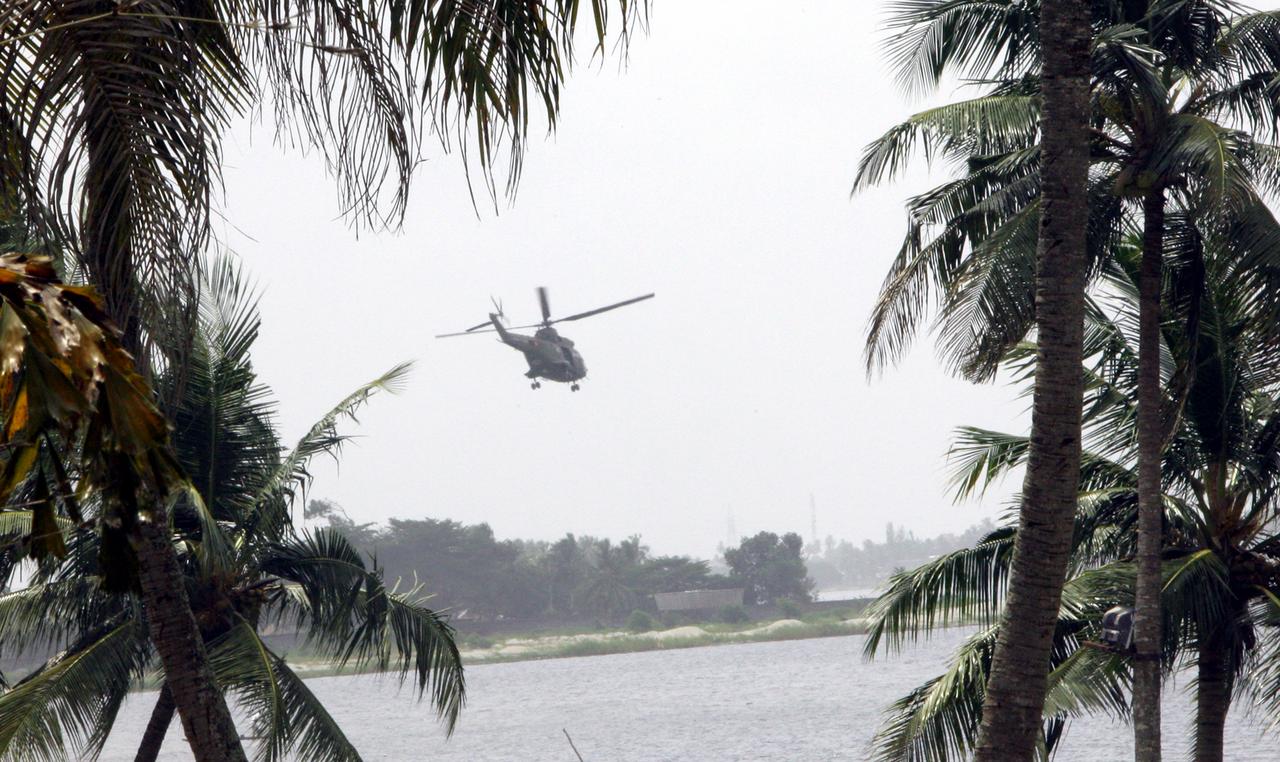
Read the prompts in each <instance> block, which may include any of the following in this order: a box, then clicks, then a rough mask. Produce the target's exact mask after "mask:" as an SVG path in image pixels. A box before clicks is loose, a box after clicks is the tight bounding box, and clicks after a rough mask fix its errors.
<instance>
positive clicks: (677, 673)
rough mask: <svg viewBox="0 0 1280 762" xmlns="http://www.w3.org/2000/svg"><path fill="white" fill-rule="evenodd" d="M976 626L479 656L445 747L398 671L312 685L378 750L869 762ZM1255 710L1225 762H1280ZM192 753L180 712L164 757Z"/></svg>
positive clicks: (390, 756)
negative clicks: (914, 695) (892, 634)
mask: <svg viewBox="0 0 1280 762" xmlns="http://www.w3.org/2000/svg"><path fill="white" fill-rule="evenodd" d="M965 634H966V633H965V632H964V631H959V630H952V631H948V632H945V633H942V634H941V635H940V636H938V637H936V638H935V639H934V640H933V641H931V642H929V643H925V644H922V645H921V646H919V647H916V648H912V649H909V650H907V651H906V652H905V653H903V654H902V655H901V656H898V657H895V658H893V659H886V660H877V661H875V662H870V663H868V662H866V661H864V660H863V658H862V645H863V642H864V640H865V638H864V637H863V636H860V635H858V636H849V637H839V638H821V639H814V640H792V641H783V642H774V643H750V644H743V645H731V646H713V647H705V648H690V649H683V650H672V651H650V652H645V653H634V654H619V655H613V656H590V657H580V658H568V659H549V660H545V661H527V662H514V663H509V664H490V665H478V666H475V667H471V668H469V669H468V670H467V684H468V694H469V697H470V699H469V702H468V705H467V708H466V710H465V711H464V712H463V715H462V720H461V722H460V724H459V726H458V730H457V732H456V733H455V734H454V736H453V738H452V739H449V740H448V741H446V740H445V737H444V733H443V732H442V731H441V730H440V728H439V726H438V725H436V724H435V722H434V721H433V720H431V719H430V718H429V715H428V713H427V712H426V711H425V707H424V706H422V705H417V704H415V703H414V699H413V697H412V696H411V694H410V691H409V690H408V689H407V688H406V689H400V688H399V687H398V684H397V681H396V680H395V678H394V677H393V676H359V677H329V678H318V679H315V680H310V681H308V684H309V685H310V686H311V689H312V690H313V691H314V692H315V693H316V695H317V696H318V697H319V698H320V700H321V701H322V702H323V703H324V705H325V706H326V707H328V708H329V710H330V712H331V713H332V714H333V716H334V718H335V719H336V720H337V721H338V723H339V724H340V725H341V726H342V728H343V729H344V730H345V731H346V732H347V734H348V737H349V738H350V739H351V741H352V742H353V743H354V744H355V746H356V748H357V749H359V750H360V753H361V754H362V755H363V756H364V758H365V759H366V760H424V759H432V760H437V759H443V760H468V761H470V762H487V761H488V760H498V761H502V762H505V761H506V760H512V761H522V762H523V761H526V760H527V761H528V762H537V761H541V760H546V761H547V762H572V760H574V759H575V757H574V756H573V751H572V750H571V749H570V748H569V743H568V741H566V740H565V736H564V734H563V732H562V731H561V729H562V728H565V729H568V731H569V733H570V734H571V735H572V736H573V740H574V743H575V744H576V745H577V747H578V750H579V751H580V752H581V753H582V756H583V759H585V760H586V762H619V761H620V762H629V761H634V762H640V761H648V760H864V759H869V758H870V756H871V754H870V742H871V738H872V736H873V735H874V733H875V730H876V728H877V727H878V726H879V724H880V719H881V711H882V710H883V708H884V707H885V706H886V705H888V704H889V703H890V702H891V701H893V700H894V699H896V698H898V697H899V696H901V695H902V694H904V693H905V692H906V691H907V690H908V689H910V688H911V687H913V686H915V685H917V684H918V683H920V682H922V681H924V680H925V679H927V678H929V677H931V676H933V675H935V674H937V672H938V670H939V669H941V667H942V665H943V663H944V661H945V659H946V658H947V656H948V655H949V654H950V653H951V651H952V649H954V648H955V647H956V646H957V645H958V644H959V643H960V641H961V640H962V639H963V637H964V635H965ZM154 697H155V694H154V693H145V694H137V695H135V696H133V697H131V698H130V700H129V701H128V702H127V703H126V705H125V707H124V708H123V709H122V710H121V713H120V719H119V721H118V722H117V724H116V730H115V733H113V735H112V740H111V742H110V743H108V744H107V749H106V753H105V754H104V755H103V757H102V759H103V760H104V761H105V762H128V761H129V760H132V759H133V754H134V751H135V749H134V748H133V744H134V743H135V742H136V740H137V739H139V738H141V736H142V731H143V728H144V727H145V726H146V722H147V717H148V714H149V712H150V711H151V706H152V703H153V702H154ZM1243 715H1244V713H1243V712H1238V711H1233V714H1232V717H1231V720H1230V721H1229V722H1228V727H1227V753H1226V758H1227V759H1230V760H1233V762H1263V761H1264V760H1275V759H1276V751H1275V749H1276V747H1275V740H1276V739H1275V737H1274V735H1268V736H1263V735H1262V731H1261V728H1260V726H1258V725H1257V724H1254V723H1252V722H1251V721H1250V720H1249V719H1248V718H1246V717H1244V716H1243ZM1190 721H1191V704H1190V702H1189V700H1188V698H1187V696H1186V694H1185V693H1184V692H1183V691H1181V690H1180V689H1179V688H1177V687H1176V686H1175V687H1174V688H1172V689H1171V690H1169V691H1168V695H1167V698H1166V701H1165V730H1164V743H1165V752H1166V755H1167V758H1169V759H1187V758H1189V756H1188V746H1187V742H1188V741H1187V740H1188V738H1189V736H1190V733H1189V729H1190ZM241 727H242V729H243V728H247V725H245V724H244V723H242V725H241ZM242 732H245V733H246V734H247V730H242ZM1131 739H1132V735H1131V731H1130V729H1129V727H1128V726H1125V725H1120V724H1115V723H1112V722H1110V721H1109V720H1108V719H1106V718H1105V717H1097V718H1089V719H1086V720H1083V721H1077V722H1075V723H1073V724H1072V726H1071V727H1070V729H1069V730H1068V734H1067V740H1066V742H1065V744H1064V746H1063V747H1062V748H1061V750H1060V751H1059V753H1058V754H1057V756H1056V757H1055V760H1056V762H1105V761H1106V760H1113V759H1121V758H1124V757H1126V756H1128V755H1129V754H1130V753H1131V750H1132V740H1131ZM190 758H191V757H190V754H189V753H188V752H187V751H186V749H185V743H184V741H183V740H182V737H181V731H180V729H179V728H178V726H177V723H176V721H175V724H174V726H172V727H171V728H170V732H169V737H168V738H167V740H166V744H165V749H164V752H163V753H162V754H161V756H160V759H161V760H166V761H167V762H175V761H176V760H188V759H190Z"/></svg>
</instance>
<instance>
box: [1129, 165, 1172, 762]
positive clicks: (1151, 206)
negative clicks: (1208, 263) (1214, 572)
mask: <svg viewBox="0 0 1280 762" xmlns="http://www.w3.org/2000/svg"><path fill="white" fill-rule="evenodd" d="M1164 204H1165V196H1164V190H1163V189H1162V188H1156V189H1154V190H1151V191H1148V192H1147V195H1146V196H1145V197H1144V198H1143V203H1142V212H1143V223H1142V225H1143V231H1142V263H1141V265H1140V266H1139V269H1138V557H1137V564H1138V575H1137V578H1138V579H1137V594H1136V596H1135V597H1136V601H1135V604H1134V615H1135V616H1134V628H1135V631H1134V636H1135V640H1136V644H1137V654H1136V656H1135V657H1134V664H1133V740H1134V759H1135V760H1136V762H1160V650H1161V649H1160V642H1161V632H1160V631H1161V626H1162V619H1161V613H1160V587H1161V584H1160V549H1161V544H1162V535H1163V532H1164V520H1163V513H1164V511H1163V508H1162V506H1161V498H1160V494H1161V479H1160V468H1161V464H1162V463H1163V459H1164V458H1163V450H1164V441H1163V440H1164V425H1163V421H1162V420H1161V416H1160V402H1161V396H1162V395H1161V384H1160V293H1161V282H1162V281H1161V279H1162V272H1161V269H1162V265H1163V257H1164Z"/></svg>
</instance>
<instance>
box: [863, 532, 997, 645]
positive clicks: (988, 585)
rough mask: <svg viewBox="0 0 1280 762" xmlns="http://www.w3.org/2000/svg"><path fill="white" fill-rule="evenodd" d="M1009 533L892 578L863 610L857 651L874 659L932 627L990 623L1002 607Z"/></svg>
mask: <svg viewBox="0 0 1280 762" xmlns="http://www.w3.org/2000/svg"><path fill="white" fill-rule="evenodd" d="M1014 535H1015V530H1014V529H1013V528H1012V527H1004V528H1001V529H997V530H996V531H994V532H991V533H990V534H988V535H987V536H986V537H984V538H982V540H981V541H980V542H978V543H977V544H976V545H975V546H974V547H972V548H964V549H961V550H957V551H954V552H952V553H948V554H946V555H943V556H940V557H939V558H937V559H934V560H933V561H930V562H928V563H926V564H924V565H922V566H920V567H917V568H915V569H912V570H909V571H904V572H900V573H898V574H895V575H894V576H893V577H892V578H891V579H890V580H889V586H888V589H887V590H886V591H885V592H884V593H883V594H882V595H881V596H880V597H879V598H877V599H876V600H875V602H873V603H872V604H871V606H870V607H869V608H868V610H867V613H866V618H867V621H868V624H869V627H868V631H867V641H866V644H865V645H864V647H863V653H864V654H865V655H866V656H867V657H871V656H874V655H875V654H876V653H877V651H878V650H879V649H880V647H881V645H882V644H884V645H885V646H887V647H888V648H889V649H890V650H896V649H899V648H901V647H902V645H903V644H904V643H906V642H908V641H914V640H916V639H917V638H919V637H920V635H921V634H927V633H929V632H931V631H932V630H934V629H935V628H938V627H946V626H948V625H952V624H964V623H969V622H977V623H980V624H984V625H990V624H991V623H993V622H994V621H995V620H996V618H997V617H998V616H999V615H1000V611H1001V608H1002V607H1003V604H1004V589H1005V585H1006V583H1007V582H1008V573H1009V562H1010V559H1011V557H1012V553H1013V541H1014Z"/></svg>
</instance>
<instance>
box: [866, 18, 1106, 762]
mask: <svg viewBox="0 0 1280 762" xmlns="http://www.w3.org/2000/svg"><path fill="white" fill-rule="evenodd" d="M966 5H967V6H968V7H970V8H972V9H974V10H975V11H977V12H978V13H977V15H979V16H980V15H981V14H982V13H983V12H984V11H985V13H986V14H987V15H989V16H995V17H1001V16H1002V15H1008V14H1014V15H1019V14H1022V15H1026V16H1027V20H1028V22H1029V23H1023V24H994V25H993V24H991V23H990V19H982V18H979V17H977V16H974V17H969V18H966V16H965V13H964V11H965V8H964V7H961V6H966ZM978 5H979V4H978V3H969V2H965V0H961V2H959V3H956V2H935V1H932V0H924V1H921V0H904V1H903V2H900V3H898V4H897V11H898V12H899V15H898V17H897V22H896V25H897V26H898V27H899V29H900V32H899V34H898V35H897V36H896V38H895V45H896V53H895V56H894V57H895V59H896V61H895V63H896V65H897V68H898V70H899V72H900V73H901V74H902V75H903V77H904V79H905V81H906V82H907V83H908V84H916V85H925V86H930V87H936V86H937V85H938V84H939V82H940V80H941V79H942V77H943V76H944V74H948V73H950V72H952V71H957V70H964V69H969V70H970V71H973V72H976V73H977V76H978V77H988V76H990V75H991V74H992V73H993V71H995V72H1000V71H1012V70H1016V69H1019V68H1021V69H1024V70H1025V69H1026V65H1025V62H1024V60H1023V57H1024V55H1025V53H1026V51H1027V47H1028V46H1027V45H1025V44H1023V41H1022V40H1019V39H1017V35H1030V36H1032V37H1035V36H1037V35H1038V36H1039V37H1040V38H1041V39H1043V41H1044V44H1043V56H1042V58H1043V74H1044V86H1043V88H1042V89H1041V95H1042V99H1043V109H1042V111H1043V114H1042V116H1043V119H1042V121H1041V123H1040V127H1041V132H1042V135H1043V139H1042V141H1041V156H1042V158H1043V161H1044V167H1045V169H1044V172H1043V180H1044V183H1043V184H1044V188H1045V192H1044V193H1043V204H1042V209H1041V214H1040V216H1039V228H1038V234H1037V235H1036V240H1037V256H1036V259H1035V262H1036V267H1035V278H1034V283H1035V286H1034V292H1035V298H1036V305H1037V310H1036V315H1035V320H1036V326H1037V329H1038V332H1039V336H1040V340H1041V350H1042V354H1041V355H1040V357H1039V360H1038V363H1037V370H1036V385H1035V400H1034V402H1033V405H1032V442H1033V443H1034V445H1033V447H1032V455H1031V458H1030V462H1029V465H1028V469H1027V479H1026V486H1025V500H1024V501H1023V505H1022V526H1023V528H1024V531H1023V532H1022V533H1021V534H1020V535H1019V537H1018V548H1017V550H1016V551H1015V554H1014V555H1015V561H1014V564H1013V566H1014V571H1013V580H1014V581H1013V584H1012V587H1011V590H1012V593H1011V595H1012V600H1011V601H1010V603H1009V606H1008V618H1007V619H1006V620H1005V622H1004V626H1003V627H1002V628H1001V629H1000V635H999V646H998V649H997V653H996V656H995V664H994V668H993V670H992V679H991V681H990V685H989V687H988V690H987V692H986V701H987V704H986V706H985V707H984V709H983V725H982V732H981V739H980V741H979V744H978V754H977V759H980V760H994V759H1010V760H1024V759H1026V758H1027V757H1028V756H1029V755H1030V753H1031V751H1032V748H1033V746H1034V743H1035V738H1036V729H1037V728H1038V727H1039V720H1040V714H1041V708H1042V703H1043V699H1044V686H1045V664H1046V662H1047V661H1048V656H1049V653H1050V648H1051V642H1050V639H1049V637H1048V635H1049V632H1050V630H1051V625H1052V623H1053V621H1054V617H1055V616H1056V613H1057V609H1058V603H1059V598H1060V596H1061V591H1062V584H1063V579H1064V577H1065V570H1066V562H1067V555H1068V552H1069V536H1070V515H1071V512H1072V510H1073V502H1074V499H1073V498H1074V496H1073V494H1072V489H1071V485H1073V484H1074V483H1075V481H1076V475H1077V473H1078V471H1079V466H1080V406H1081V388H1080V374H1079V365H1080V359H1081V335H1080V326H1081V316H1082V309H1083V291H1084V273H1085V262H1086V259H1085V249H1086V245H1087V241H1086V237H1085V225H1086V223H1087V221H1088V217H1089V199H1088V193H1087V189H1088V141H1087V136H1086V133H1085V128H1086V126H1087V123H1088V117H1089V65H1088V50H1089V38H1090V23H1089V22H1090V18H1089V10H1088V8H1087V6H1085V5H1084V4H1083V3H1079V2H1071V1H1070V0H1042V2H1041V3H1040V8H1039V9H1038V10H1039V14H1038V17H1037V16H1036V15H1035V14H1034V13H1033V12H1030V11H1029V10H1028V9H1027V7H1026V5H1024V4H1022V3H1012V2H1010V3H999V2H997V3H985V4H983V5H984V6H985V7H984V8H978ZM1002 6H1003V7H1002ZM975 21H976V22H977V23H974V22H975ZM1037 21H1038V25H1037V23H1036V22H1037ZM956 22H959V23H956ZM991 32H994V33H995V35H997V36H999V37H1000V39H992V37H991V35H990V33H991ZM984 35H985V38H984ZM1010 35H1012V36H1010ZM900 158H901V156H900V155H899V156H898V158H893V157H890V158H889V159H888V164H889V165H890V166H892V165H893V164H894V163H895V162H896V161H898V160H900ZM865 166H866V163H865V162H864V164H863V165H862V168H861V169H860V175H862V174H863V173H864V172H865Z"/></svg>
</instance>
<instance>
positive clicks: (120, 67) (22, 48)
mask: <svg viewBox="0 0 1280 762" xmlns="http://www.w3.org/2000/svg"><path fill="white" fill-rule="evenodd" d="M590 8H591V15H592V17H593V20H594V21H595V30H596V35H597V41H598V44H599V46H600V47H601V48H603V44H604V36H605V34H606V31H607V29H608V21H609V19H610V13H609V10H610V9H611V8H613V5H612V4H610V3H605V2H602V1H600V2H596V1H594V0H593V2H592V3H591V4H590ZM645 8H646V4H645V2H644V0H618V4H617V11H618V14H619V15H620V17H621V22H622V27H623V39H624V41H625V40H626V38H627V36H628V32H629V30H630V29H632V28H633V27H634V25H635V24H636V22H637V21H638V20H640V19H641V18H642V14H643V13H644V11H645ZM579 9H580V3H579V2H578V0H548V1H547V2H534V3H530V2H525V1H524V0H479V1H478V2H457V1H456V0H445V1H443V2H422V1H421V0H411V1H410V0H393V1H392V2H389V3H383V2H372V1H369V2H360V0H325V2H321V3H318V4H300V3H293V2H288V1H287V0H286V1H285V2H277V1H276V0H252V1H251V2H219V1H218V0H212V1H211V2H196V3H189V2H176V1H175V0H134V1H132V2H129V3H127V4H120V3H116V2H112V1H111V0H36V1H35V2H22V3H8V4H6V5H5V6H4V7H3V9H0V70H3V71H4V72H5V87H4V88H0V182H2V183H3V186H4V187H3V188H0V190H3V191H4V193H5V194H6V195H7V194H8V193H9V192H10V191H13V192H16V193H18V194H20V196H21V197H22V201H23V202H24V206H25V208H28V209H33V210H47V211H42V212H41V213H39V214H33V219H32V220H31V221H32V223H33V224H34V225H35V227H36V229H37V231H38V232H39V233H40V235H41V237H44V238H49V239H51V240H56V241H57V242H59V243H60V244H61V245H63V246H65V247H66V249H67V251H68V252H69V253H70V254H72V255H74V261H76V262H77V263H78V264H79V265H80V266H82V267H83V268H84V270H85V271H86V272H87V273H88V275H89V276H90V278H91V279H92V280H93V281H94V282H95V283H96V284H97V285H98V286H99V288H100V289H101V291H102V292H103V293H104V295H105V298H106V306H107V311H108V313H109V314H110V315H111V316H112V317H113V319H114V320H115V322H116V323H117V324H119V325H120V326H121V328H122V329H123V331H124V341H125V347H126V349H128V350H130V351H131V352H132V353H133V354H134V355H135V357H136V358H137V360H138V363H139V370H140V371H142V372H143V373H144V374H150V372H151V370H152V366H153V364H152V361H151V358H150V357H149V355H151V354H152V353H153V352H157V353H158V354H160V355H163V362H164V363H168V364H170V365H172V366H174V367H177V368H181V367H182V365H183V362H184V356H185V353H186V350H187V349H188V347H187V346H186V337H187V336H188V335H189V334H190V330H189V327H190V323H191V321H192V317H191V309H192V305H193V304H194V303H195V300H194V299H193V298H192V293H193V291H194V284H195V282H196V281H195V279H194V278H193V277H192V275H193V272H194V269H195V268H194V266H193V262H194V260H193V257H195V256H196V255H198V253H199V252H200V251H201V250H202V248H203V246H204V245H205V243H206V242H207V238H208V233H209V224H208V221H209V214H210V205H211V202H210V199H211V195H212V193H211V192H212V190H213V189H214V188H215V187H216V185H217V178H218V158H219V145H220V140H221V137H222V135H223V133H224V132H225V131H226V129H227V126H228V124H229V123H230V120H231V119H232V117H234V116H237V115H240V114H244V113H246V112H248V111H249V110H251V109H254V108H256V107H258V106H261V105H265V106H266V107H268V108H271V109H273V110H274V112H275V115H276V123H277V125H278V129H279V131H280V133H281V135H282V136H283V137H286V138H288V139H290V140H294V141H298V142H301V143H303V144H305V145H310V146H313V147H316V148H318V149H319V153H321V155H323V156H324V157H325V159H326V162H327V164H328V167H329V169H330V170H331V172H332V173H333V174H334V175H335V176H336V178H337V179H338V181H339V186H340V188H341V189H342V197H343V203H344V208H345V211H346V212H348V213H349V214H350V215H351V216H352V219H354V220H360V221H365V222H369V223H375V224H381V223H387V222H389V223H391V224H394V223H395V222H397V221H398V219H399V217H400V215H402V214H403V211H404V207H405V200H406V192H407V188H408V183H409V179H410V175H411V173H412V168H413V166H414V165H415V163H416V161H417V158H418V155H417V154H418V147H419V136H420V135H422V134H423V133H426V134H430V135H434V136H436V137H438V138H440V140H441V141H442V144H444V145H446V146H448V145H449V144H450V143H451V142H453V141H454V140H456V141H457V143H458V144H459V145H461V147H462V148H463V153H464V155H466V156H471V157H474V158H475V160H477V161H478V162H479V164H480V166H481V167H482V168H483V169H484V176H485V178H486V186H487V187H489V188H490V190H491V191H492V190H493V188H494V185H493V183H492V182H491V181H490V179H489V178H491V176H492V175H491V174H490V171H491V170H492V169H493V168H495V167H500V166H501V165H502V164H503V163H504V161H505V163H506V165H507V167H508V169H509V173H508V178H507V188H508V190H511V189H513V188H514V185H515V181H516V179H517V178H518V176H519V171H520V167H521V162H520V157H521V147H522V145H523V140H524V138H525V136H526V134H527V131H528V122H529V118H530V114H531V112H532V111H535V110H541V111H542V112H543V113H544V114H545V117H546V119H547V121H548V123H549V124H551V125H554V123H555V119H556V116H557V114H558V110H559V104H560V100H559V98H560V88H561V86H562V84H563V81H564V77H565V73H566V71H567V69H568V67H569V64H570V62H571V61H572V53H573V41H574V34H575V29H576V25H577V19H578V18H579V13H578V12H579ZM504 146H505V147H506V150H504ZM504 156H505V157H507V158H506V159H505V160H504ZM388 179H391V180H392V182H391V183H390V186H391V188H392V190H391V192H390V196H391V198H390V200H389V201H386V199H382V198H380V196H381V195H382V194H381V191H382V189H383V187H384V185H387V183H386V181H387V180H388ZM384 215H385V216H384ZM146 509H147V511H148V513H149V515H150V517H151V518H152V519H153V520H151V521H143V522H139V523H138V524H137V530H136V532H135V534H136V537H134V538H133V539H134V540H135V541H134V542H132V543H130V544H128V545H125V546H121V548H120V549H121V550H123V551H126V552H128V553H130V554H131V555H136V563H137V568H138V575H139V581H140V584H141V589H142V593H143V596H144V599H145V600H144V605H145V607H146V609H147V612H148V616H147V622H148V625H149V627H150V628H151V635H152V639H153V641H154V642H155V646H156V648H157V650H158V652H159V655H160V658H161V660H162V661H163V663H164V665H165V671H166V676H167V679H168V681H169V687H170V690H171V692H172V694H173V698H174V701H175V702H176V704H177V706H178V709H179V713H180V715H181V717H182V720H183V725H184V729H185V731H186V733H187V735H188V738H189V739H190V740H191V741H192V744H193V749H194V751H195V753H196V755H197V758H198V759H200V760H223V759H231V760H237V759H243V758H244V754H243V751H242V750H241V749H240V745H239V741H238V739H237V737H236V734H235V730H234V727H233V725H232V723H231V718H230V715H229V713H228V712H227V710H226V705H225V702H224V701H223V700H222V698H221V695H220V693H219V692H218V691H217V689H216V687H215V685H214V682H213V677H212V674H211V673H210V671H209V669H208V665H207V663H206V657H205V653H204V647H203V642H202V639H201V637H200V634H199V631H198V628H197V625H196V622H195V621H194V620H193V619H192V616H191V614H190V611H189V607H188V605H187V601H186V600H185V594H184V591H183V589H182V584H181V583H182V573H181V569H180V567H179V565H178V563H177V559H176V558H175V556H174V553H173V550H172V547H173V545H172V542H171V537H170V533H169V532H168V530H167V526H168V523H169V516H168V514H167V511H166V508H165V506H164V505H163V504H162V502H161V501H158V500H153V501H151V503H150V504H149V505H147V506H146Z"/></svg>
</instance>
